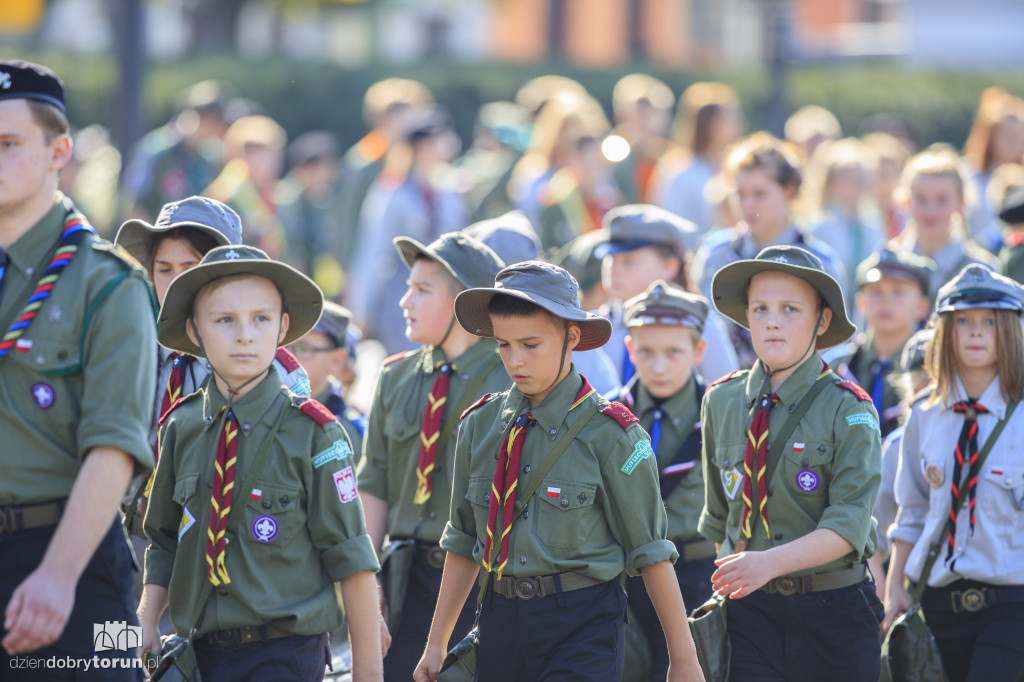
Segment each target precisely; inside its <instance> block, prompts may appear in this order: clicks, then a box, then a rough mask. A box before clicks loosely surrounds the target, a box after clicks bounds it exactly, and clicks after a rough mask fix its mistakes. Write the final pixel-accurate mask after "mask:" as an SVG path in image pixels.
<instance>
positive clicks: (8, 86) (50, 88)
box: [0, 59, 67, 113]
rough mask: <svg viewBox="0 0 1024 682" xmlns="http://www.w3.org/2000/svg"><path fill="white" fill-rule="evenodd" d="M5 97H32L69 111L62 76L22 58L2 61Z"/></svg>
mask: <svg viewBox="0 0 1024 682" xmlns="http://www.w3.org/2000/svg"><path fill="white" fill-rule="evenodd" d="M5 99H32V100H36V101H37V102H46V103H47V104H52V105H53V106H55V107H57V108H58V109H60V110H61V111H62V112H65V113H66V111H67V110H66V109H65V107H64V83H63V82H62V81H61V79H60V77H59V76H58V75H57V74H55V73H54V72H53V71H51V70H50V69H48V68H46V67H45V66H43V65H41V64H33V63H32V62H26V61H22V60H21V59H12V60H10V61H0V100H5Z"/></svg>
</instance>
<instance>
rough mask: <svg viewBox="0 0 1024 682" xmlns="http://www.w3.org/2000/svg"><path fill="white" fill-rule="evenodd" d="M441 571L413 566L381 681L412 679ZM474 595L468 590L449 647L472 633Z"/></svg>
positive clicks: (434, 603)
mask: <svg viewBox="0 0 1024 682" xmlns="http://www.w3.org/2000/svg"><path fill="white" fill-rule="evenodd" d="M442 570H443V569H440V568H434V567H433V566H430V565H429V564H427V563H425V562H422V561H419V560H416V561H414V562H413V565H412V570H411V571H409V587H408V589H407V590H406V593H405V602H404V605H403V607H402V622H401V623H399V624H398V628H397V630H396V631H395V632H392V633H391V648H390V649H389V650H388V655H387V656H385V657H384V679H385V680H386V681H387V682H408V681H409V680H411V679H412V672H413V670H415V669H416V664H417V663H419V661H420V657H421V656H423V647H425V646H426V645H427V634H428V633H429V632H430V623H431V621H432V620H433V619H434V607H436V606H437V593H438V591H439V590H440V589H441V573H442ZM476 594H477V593H476V590H475V589H474V590H472V591H471V593H470V596H469V598H468V599H467V600H466V603H465V604H464V605H463V607H462V613H460V614H459V620H458V621H456V623H455V629H454V630H453V631H452V646H455V643H456V642H458V641H459V640H460V639H462V638H463V637H465V636H466V635H467V634H468V633H469V631H470V630H472V629H473V621H474V619H475V618H476Z"/></svg>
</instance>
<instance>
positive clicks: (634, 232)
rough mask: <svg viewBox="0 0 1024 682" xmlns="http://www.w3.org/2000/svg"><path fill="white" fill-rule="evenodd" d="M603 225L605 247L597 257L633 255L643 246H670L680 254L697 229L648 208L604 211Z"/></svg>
mask: <svg viewBox="0 0 1024 682" xmlns="http://www.w3.org/2000/svg"><path fill="white" fill-rule="evenodd" d="M602 223H603V228H604V229H603V234H604V236H605V243H604V244H601V245H599V246H598V247H597V249H596V250H595V253H596V255H597V256H598V257H601V258H603V257H604V256H607V255H614V254H616V253H624V252H626V251H634V250H636V249H642V248H644V247H647V246H671V247H673V248H676V249H678V250H680V251H684V250H686V249H688V248H690V247H692V246H693V244H694V243H695V242H696V239H697V236H698V234H697V226H696V225H694V224H693V223H692V222H690V221H689V220H686V219H685V218H680V217H679V216H677V215H676V214H675V213H672V212H671V211H666V210H665V209H663V208H661V207H659V206H653V205H651V204H626V205H625V206H617V207H615V208H613V209H611V210H610V211H608V212H607V213H606V214H605V216H604V220H603V221H602Z"/></svg>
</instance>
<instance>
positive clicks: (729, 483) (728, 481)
mask: <svg viewBox="0 0 1024 682" xmlns="http://www.w3.org/2000/svg"><path fill="white" fill-rule="evenodd" d="M742 484H743V474H741V473H740V470H739V468H738V467H733V468H731V469H723V470H722V488H723V489H725V494H726V495H728V496H729V499H730V500H735V499H736V493H738V492H739V491H740V486H741V485H742Z"/></svg>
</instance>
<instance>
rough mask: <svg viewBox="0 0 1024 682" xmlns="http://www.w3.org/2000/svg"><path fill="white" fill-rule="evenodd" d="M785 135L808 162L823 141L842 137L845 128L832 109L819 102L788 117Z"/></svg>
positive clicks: (787, 140)
mask: <svg viewBox="0 0 1024 682" xmlns="http://www.w3.org/2000/svg"><path fill="white" fill-rule="evenodd" d="M785 135H786V142H789V143H790V144H792V145H794V146H795V147H796V148H797V150H798V151H799V153H800V156H801V157H802V158H803V160H804V161H805V162H806V161H807V159H809V158H811V157H812V156H814V152H815V150H816V149H817V148H818V145H820V144H821V143H822V142H830V141H832V140H838V139H839V138H841V137H842V136H843V129H842V126H840V125H839V119H837V118H836V115H835V114H833V113H832V112H831V111H829V110H828V109H826V108H825V107H822V106H818V105H817V104H808V105H807V106H805V107H800V108H799V109H797V110H796V111H795V112H794V113H793V115H792V116H790V117H789V118H787V119H786V128H785Z"/></svg>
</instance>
